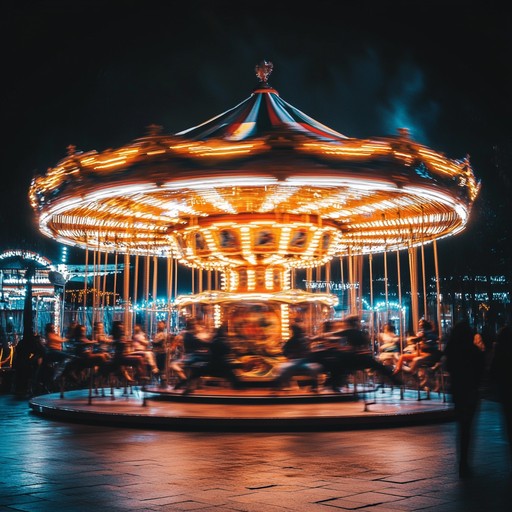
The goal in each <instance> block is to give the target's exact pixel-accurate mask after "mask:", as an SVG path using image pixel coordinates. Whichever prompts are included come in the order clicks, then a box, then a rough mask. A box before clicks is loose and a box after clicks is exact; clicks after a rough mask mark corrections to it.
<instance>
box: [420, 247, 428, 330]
mask: <svg viewBox="0 0 512 512" xmlns="http://www.w3.org/2000/svg"><path fill="white" fill-rule="evenodd" d="M426 273H427V270H426V267H425V245H424V244H423V241H422V242H421V274H422V280H423V317H424V318H425V319H427V320H429V319H430V315H429V314H428V306H427V276H426Z"/></svg>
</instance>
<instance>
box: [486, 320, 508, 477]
mask: <svg viewBox="0 0 512 512" xmlns="http://www.w3.org/2000/svg"><path fill="white" fill-rule="evenodd" d="M511 369H512V325H510V324H507V325H505V326H503V327H502V328H501V329H500V330H499V331H498V334H497V336H496V341H495V343H494V347H493V353H492V357H491V363H490V365H489V376H490V378H491V382H492V384H493V385H494V386H495V390H496V395H497V397H498V400H499V401H500V403H501V408H502V412H503V420H504V428H505V431H506V436H507V440H508V447H509V453H510V463H511V469H512V373H511V372H512V370H511Z"/></svg>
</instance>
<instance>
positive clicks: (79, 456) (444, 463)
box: [0, 394, 512, 512]
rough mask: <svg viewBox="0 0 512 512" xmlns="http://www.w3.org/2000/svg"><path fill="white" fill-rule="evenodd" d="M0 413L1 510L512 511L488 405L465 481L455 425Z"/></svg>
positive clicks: (505, 463) (11, 403) (19, 408)
mask: <svg viewBox="0 0 512 512" xmlns="http://www.w3.org/2000/svg"><path fill="white" fill-rule="evenodd" d="M69 398H70V399H71V398H72V397H69ZM139 398H140V397H139ZM49 399H51V397H49V398H48V400H49ZM134 399H135V398H134ZM115 402H116V404H117V403H121V402H120V401H119V400H117V399H116V401H115ZM125 405H128V404H125ZM135 405H136V406H137V408H136V409H135V414H136V413H137V411H147V410H148V409H147V407H143V406H141V404H140V402H139V403H137V404H135ZM184 405H186V406H187V407H189V406H193V404H188V405H187V404H184ZM196 405H197V406H198V407H201V404H196ZM302 405H305V406H306V407H307V404H302ZM302 405H301V406H302ZM358 405H359V410H361V407H360V406H361V403H359V404H358ZM418 405H419V404H418ZM97 406H99V404H98V403H96V405H95V406H94V407H97ZM157 406H158V407H161V406H163V404H157ZM333 406H334V405H333ZM337 406H338V407H342V406H343V407H344V406H345V404H337ZM149 407H151V404H150V405H149ZM265 407H266V406H265ZM290 407H291V409H290V410H293V407H294V405H293V404H292V405H290ZM371 407H373V406H370V409H371ZM284 410H285V411H286V409H284ZM0 411H1V418H2V420H1V429H2V435H1V436H0V511H26V512H43V511H52V512H53V511H59V512H80V511H84V512H85V511H87V512H89V511H91V510H97V511H104V510H105V511H109V512H117V511H139V512H143V511H191V510H192V511H215V512H224V511H226V512H231V511H246V512H289V511H294V512H302V511H304V512H309V511H312V512H317V511H323V512H332V511H335V510H339V511H346V510H363V511H371V512H390V511H396V512H398V511H417V510H422V511H432V512H434V511H435V512H459V511H460V512H462V511H464V512H468V511H469V512H472V511H474V512H482V511H490V512H495V511H496V512H501V511H503V512H505V511H509V510H511V504H512V478H511V471H510V467H509V460H508V448H507V444H506V440H505V438H504V436H503V433H502V427H501V414H500V410H499V407H498V404H496V403H495V402H492V401H489V400H483V401H482V404H481V410H480V412H479V414H478V417H477V423H476V426H475V436H474V443H473V448H474V453H473V460H472V465H473V469H474V475H473V476H472V477H470V478H467V479H463V480H461V479H459V477H458V473H457V465H456V425H455V423H454V422H453V421H444V422H434V423H426V424H417V425H410V424H404V425H401V426H393V427H391V426H383V427H381V428H364V429H360V428H355V429H353V430H352V429H350V428H342V429H336V428H332V429H326V430H320V431H319V430H304V431H300V430H295V431H288V432H287V431H280V432H258V431H253V432H248V431H241V432H237V431H222V430H211V431H208V430H194V429H181V430H171V429H158V428H144V427H143V426H141V425H138V426H137V427H133V426H130V425H129V424H126V425H124V426H121V424H120V425H118V426H117V425H116V426H105V425H104V424H94V423H76V422H68V421H63V420H62V419H61V420H57V419H52V418H50V417H45V416H39V415H38V414H34V412H33V410H32V409H31V408H30V407H29V403H28V400H22V399H17V398H16V397H14V396H13V395H9V394H5V395H0ZM141 414H142V413H141ZM146 414H147V413H146ZM206 421H208V419H206Z"/></svg>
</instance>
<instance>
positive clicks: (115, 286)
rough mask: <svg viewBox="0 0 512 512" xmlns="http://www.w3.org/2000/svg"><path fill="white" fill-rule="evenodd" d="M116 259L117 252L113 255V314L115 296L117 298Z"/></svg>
mask: <svg viewBox="0 0 512 512" xmlns="http://www.w3.org/2000/svg"><path fill="white" fill-rule="evenodd" d="M117 257H118V252H117V250H116V252H115V253H114V284H113V290H114V296H113V298H112V307H113V308H114V313H115V311H116V296H117ZM112 320H115V319H114V316H112Z"/></svg>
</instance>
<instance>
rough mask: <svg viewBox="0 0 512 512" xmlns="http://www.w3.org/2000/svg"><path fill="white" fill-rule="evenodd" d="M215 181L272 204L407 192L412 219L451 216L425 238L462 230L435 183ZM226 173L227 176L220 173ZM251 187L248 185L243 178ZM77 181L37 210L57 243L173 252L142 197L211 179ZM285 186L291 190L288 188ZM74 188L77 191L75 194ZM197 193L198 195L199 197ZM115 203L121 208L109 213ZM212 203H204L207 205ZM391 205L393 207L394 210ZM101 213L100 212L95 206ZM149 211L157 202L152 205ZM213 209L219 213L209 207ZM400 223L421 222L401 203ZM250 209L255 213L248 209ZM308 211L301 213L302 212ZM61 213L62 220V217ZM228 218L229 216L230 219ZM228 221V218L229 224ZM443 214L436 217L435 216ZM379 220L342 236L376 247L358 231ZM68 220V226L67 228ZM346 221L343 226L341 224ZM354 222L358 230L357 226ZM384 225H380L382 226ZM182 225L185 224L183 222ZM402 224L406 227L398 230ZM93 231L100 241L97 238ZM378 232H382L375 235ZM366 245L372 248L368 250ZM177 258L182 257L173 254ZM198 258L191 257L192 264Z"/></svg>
mask: <svg viewBox="0 0 512 512" xmlns="http://www.w3.org/2000/svg"><path fill="white" fill-rule="evenodd" d="M216 175H217V180H218V181H215V180H213V183H214V184H215V190H216V194H218V190H220V189H222V188H227V184H228V183H229V184H231V185H232V186H233V185H239V186H241V188H242V189H244V190H247V191H252V194H253V195H254V194H260V193H261V191H262V190H265V189H267V192H268V191H269V190H270V191H271V192H268V193H267V196H268V195H273V197H274V199H273V200H272V201H273V202H274V203H276V197H278V196H279V193H280V192H281V193H283V192H284V194H283V196H284V198H285V200H287V197H286V196H287V195H291V196H296V197H300V192H301V190H302V189H303V188H304V187H306V188H308V190H309V191H310V194H318V195H319V196H320V202H321V201H323V200H324V199H323V197H324V196H325V197H327V196H328V195H332V194H333V191H334V190H337V191H338V193H339V194H340V195H342V191H343V190H347V191H350V192H355V193H358V192H361V193H367V194H374V193H375V194H377V193H381V194H383V196H382V198H386V201H387V202H389V203H391V204H392V202H393V201H392V199H390V198H392V197H393V196H394V195H396V196H397V197H398V198H399V199H400V201H401V202H403V198H404V197H409V198H410V200H411V203H412V207H411V208H409V209H411V210H413V211H414V212H415V217H416V219H419V217H420V215H419V213H420V208H421V206H423V207H425V208H428V210H426V212H425V213H424V216H425V215H426V216H428V215H429V213H430V211H435V212H437V213H439V212H441V213H442V212H444V214H451V215H453V218H452V220H450V221H446V220H445V221H443V222H441V221H440V222H439V223H430V224H428V225H427V226H423V228H426V230H425V231H424V233H423V239H424V241H428V240H431V239H433V238H438V237H439V238H440V237H442V236H446V235H447V234H449V231H451V230H456V231H459V230H460V229H463V227H464V225H465V223H466V222H467V219H468V216H469V208H468V207H467V205H466V204H465V203H463V202H457V199H456V198H454V197H453V196H451V195H450V194H449V193H447V192H446V191H442V190H438V189H436V188H435V187H419V186H404V187H402V188H400V187H398V186H397V185H396V184H395V183H393V182H390V181H387V182H386V181H385V180H383V179H368V178H363V177H361V176H360V177H359V178H355V177H352V176H348V177H347V176H345V177H343V176H342V177H340V176H333V174H332V172H326V173H325V174H324V175H322V174H320V173H317V175H315V180H314V181H315V186H314V187H313V186H311V185H310V181H311V178H309V180H308V179H307V178H306V177H305V176H301V175H292V176H289V177H288V178H287V179H285V180H284V181H282V180H281V181H280V180H278V179H277V177H275V176H271V175H269V174H267V175H265V176H263V177H259V176H256V177H255V176H252V177H248V176H246V175H243V174H241V175H238V176H233V175H231V176H229V179H228V182H227V183H226V181H224V180H223V179H221V174H220V173H216ZM225 179H227V178H225ZM248 183H250V184H251V186H250V187H248V186H247V184H248ZM82 188H83V184H82V185H81V186H78V187H76V188H75V190H74V193H75V195H71V194H69V193H68V194H67V195H63V197H62V198H60V199H59V201H54V202H53V203H49V204H47V205H45V206H43V208H42V212H41V215H40V226H41V230H42V231H43V232H44V233H45V234H47V235H48V236H51V237H52V238H56V239H58V240H59V241H62V242H65V243H68V244H69V243H71V244H77V245H79V246H81V247H84V248H85V247H87V245H88V243H91V244H93V245H94V247H100V248H102V249H103V250H113V249H114V247H113V240H117V246H116V248H117V250H120V251H121V252H122V250H123V246H124V247H125V248H126V251H130V252H132V253H133V252H136V251H137V249H138V250H139V251H140V252H141V253H144V254H147V253H148V251H149V252H150V253H157V255H162V254H171V253H172V254H177V253H179V251H177V250H176V248H177V245H176V243H175V242H173V241H171V240H169V236H168V227H169V225H171V224H172V223H173V220H174V219H173V218H172V216H170V215H167V214H165V211H164V208H163V207H162V208H161V209H160V211H158V212H157V213H156V214H155V213H153V214H151V213H148V212H145V211H144V208H143V205H144V200H145V199H147V200H151V201H153V202H154V203H156V204H158V202H159V201H160V202H165V200H166V199H159V196H161V195H163V194H165V193H166V191H170V192H171V193H172V194H176V197H178V198H180V200H183V201H184V200H185V198H186V196H187V195H189V194H193V193H197V192H200V193H201V194H203V191H208V190H209V189H211V188H212V180H207V179H204V177H197V178H194V179H178V180H176V181H167V182H164V183H159V184H158V185H157V184H155V183H153V182H146V183H144V182H140V181H139V182H137V184H135V183H133V182H130V181H129V180H125V181H124V182H118V183H116V184H115V185H113V186H106V185H104V186H102V187H101V188H100V189H99V190H94V191H91V192H86V191H87V188H85V189H84V192H83V193H81V190H82ZM290 190H291V191H292V192H291V193H290V192H289V191H290ZM77 194H79V195H77ZM201 197H202V198H203V199H204V197H205V196H204V195H201ZM116 199H119V200H120V201H121V202H124V203H125V204H120V205H119V206H117V205H116V206H113V205H112V203H115V201H116ZM365 200H366V201H367V203H368V204H367V205H366V208H367V209H371V208H372V204H371V202H370V201H369V197H368V196H367V197H366V199H365ZM132 204H135V205H137V206H138V207H139V211H135V212H134V211H132V210H131V206H130V205H132ZM194 208H195V211H194V209H192V210H190V211H189V212H187V214H193V215H194V214H195V215H196V216H197V217H198V218H201V216H204V217H207V216H208V215H209V213H208V211H203V210H201V208H198V207H197V205H195V206H194ZM116 209H118V210H119V212H120V213H116ZM210 209H211V208H210ZM398 209H399V208H398V207H397V208H396V210H397V211H398ZM102 211H103V212H104V213H103V214H102V213H101V212H102ZM155 211H157V210H156V207H155ZM216 213H217V214H219V213H220V212H216ZM401 214H402V216H401V219H400V220H401V222H402V225H403V226H408V227H409V228H411V227H415V226H418V225H420V224H422V222H423V221H422V220H421V219H420V220H415V221H411V220H410V218H413V217H414V216H412V217H410V218H408V217H407V208H406V207H403V208H401ZM253 215H256V212H253ZM304 215H307V214H304ZM335 216H336V210H335V209H334V208H331V210H330V211H326V212H324V213H323V217H324V218H325V220H326V221H327V220H329V219H330V218H333V217H335ZM66 218H68V222H66V221H65V219H66ZM233 220H234V218H233ZM233 220H231V221H227V222H233ZM441 220H442V219H441ZM59 222H61V223H62V226H63V227H60V228H59V226H58V224H59ZM181 222H182V221H181V220H180V218H179V214H178V216H177V221H176V222H175V225H174V226H178V228H179V227H180V225H181ZM379 223H380V220H379V219H373V221H371V220H370V221H368V222H366V223H363V222H359V223H354V222H343V221H341V222H340V226H342V228H340V229H342V231H343V234H344V236H347V234H348V235H349V236H350V237H351V238H352V244H354V249H355V250H356V251H360V252H364V253H366V252H375V248H376V247H379V246H380V245H382V244H379V242H378V238H379V237H377V238H373V239H372V238H371V237H365V235H364V232H365V231H367V232H371V230H372V229H373V230H375V229H377V227H378V224H379ZM66 225H67V226H66ZM347 225H348V228H347ZM358 226H359V229H360V230H359V229H358ZM383 226H384V224H383ZM184 228H186V225H184ZM391 228H392V226H391V225H390V224H389V222H388V225H387V226H385V227H383V228H381V231H382V232H383V233H385V232H386V231H387V230H389V229H391ZM404 229H405V228H404ZM134 230H136V232H137V236H136V237H134V238H133V240H132V241H130V238H131V237H130V235H129V232H130V231H134ZM98 236H99V237H100V240H98ZM381 236H383V235H381ZM356 238H361V239H363V238H368V241H367V242H365V243H364V247H362V248H359V249H358V248H357V244H356V242H355V239H356ZM410 243H411V242H410V240H407V241H403V242H402V243H401V244H399V243H396V244H394V245H396V246H397V247H402V248H403V247H406V246H409V245H410ZM343 246H344V244H343V243H342V244H340V246H339V251H338V252H342V251H343V249H342V248H343ZM370 247H373V248H374V249H373V250H372V249H370ZM180 257H184V255H180ZM196 264H197V263H194V265H196Z"/></svg>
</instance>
